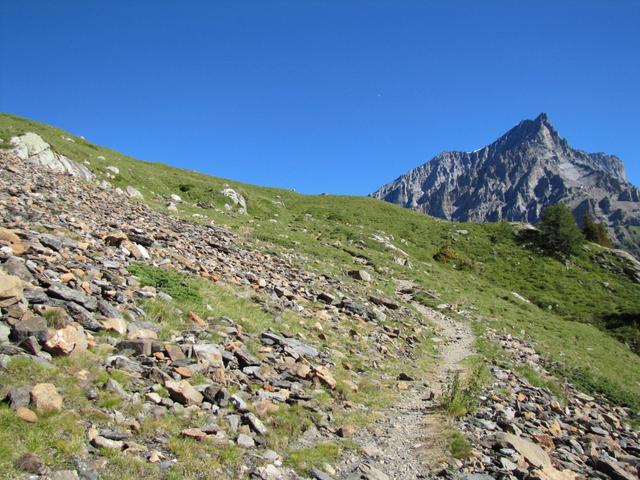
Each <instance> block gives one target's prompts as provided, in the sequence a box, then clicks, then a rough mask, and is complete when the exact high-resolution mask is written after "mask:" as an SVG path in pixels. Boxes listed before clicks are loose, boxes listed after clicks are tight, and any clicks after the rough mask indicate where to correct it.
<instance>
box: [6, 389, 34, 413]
mask: <svg viewBox="0 0 640 480" xmlns="http://www.w3.org/2000/svg"><path fill="white" fill-rule="evenodd" d="M5 401H6V402H7V403H9V406H10V407H11V408H12V409H14V410H17V409H18V408H21V407H28V406H29V404H30V403H31V387H30V386H23V387H15V388H12V389H11V390H9V392H8V393H7V396H6V397H5Z"/></svg>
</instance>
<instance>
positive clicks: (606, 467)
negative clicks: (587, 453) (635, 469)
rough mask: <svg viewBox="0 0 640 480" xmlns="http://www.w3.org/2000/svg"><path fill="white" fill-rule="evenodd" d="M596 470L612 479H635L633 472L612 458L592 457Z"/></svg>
mask: <svg viewBox="0 0 640 480" xmlns="http://www.w3.org/2000/svg"><path fill="white" fill-rule="evenodd" d="M593 462H594V465H595V467H596V470H599V471H600V472H602V473H604V474H605V475H608V476H609V477H610V478H612V479H613V480H634V479H637V477H635V476H634V475H633V474H631V473H629V472H627V471H626V470H625V469H623V468H622V466H621V465H620V464H619V463H618V462H615V461H613V460H607V459H604V458H593Z"/></svg>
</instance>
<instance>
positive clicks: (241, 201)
mask: <svg viewBox="0 0 640 480" xmlns="http://www.w3.org/2000/svg"><path fill="white" fill-rule="evenodd" d="M220 193H221V194H222V195H224V196H225V197H227V198H229V199H230V200H231V201H232V202H233V204H234V205H235V206H236V207H238V213H242V214H245V213H247V201H246V200H245V198H244V197H243V196H242V195H240V194H239V193H238V192H236V191H235V190H234V189H232V188H225V189H224V190H222V191H221V192H220ZM225 206H226V205H225Z"/></svg>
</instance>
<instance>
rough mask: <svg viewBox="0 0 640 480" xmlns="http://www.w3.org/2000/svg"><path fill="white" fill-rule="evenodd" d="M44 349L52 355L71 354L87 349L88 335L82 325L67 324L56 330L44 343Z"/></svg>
mask: <svg viewBox="0 0 640 480" xmlns="http://www.w3.org/2000/svg"><path fill="white" fill-rule="evenodd" d="M44 349H45V350H46V351H47V352H49V353H51V354H52V355H70V354H71V352H74V351H76V352H79V351H84V350H86V349H87V336H86V335H85V333H84V329H83V328H82V327H74V326H73V325H67V326H66V327H64V328H61V329H60V330H56V331H55V333H54V334H53V335H51V336H50V337H49V338H48V339H47V341H46V342H45V343H44Z"/></svg>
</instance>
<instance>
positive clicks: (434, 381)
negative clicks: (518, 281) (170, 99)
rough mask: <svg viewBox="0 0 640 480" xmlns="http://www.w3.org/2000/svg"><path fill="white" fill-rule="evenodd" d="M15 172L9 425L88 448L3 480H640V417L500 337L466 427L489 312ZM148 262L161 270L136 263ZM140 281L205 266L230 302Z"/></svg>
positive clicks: (11, 166)
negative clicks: (455, 404) (448, 412)
mask: <svg viewBox="0 0 640 480" xmlns="http://www.w3.org/2000/svg"><path fill="white" fill-rule="evenodd" d="M0 163H1V164H2V169H0V216H1V218H2V223H1V224H0V264H1V265H0V267H1V270H0V308H1V309H2V310H1V312H2V320H1V321H0V369H2V371H0V389H1V390H0V395H2V397H3V398H4V400H3V402H4V405H3V406H2V408H3V410H0V413H2V415H3V417H2V418H3V419H4V420H3V422H6V425H7V428H9V427H8V426H9V425H12V426H13V427H12V428H14V427H15V425H18V427H17V430H16V431H19V430H20V429H23V430H25V431H28V432H30V434H31V433H33V435H34V437H33V438H38V437H36V436H35V435H37V432H38V430H37V429H38V427H39V426H42V428H43V429H44V428H45V425H50V424H53V425H54V426H55V425H56V422H59V424H60V425H61V426H60V430H62V422H63V419H64V420H65V422H66V421H67V420H69V419H70V420H69V422H70V423H69V425H68V432H67V431H66V430H65V431H64V432H63V433H64V434H63V435H62V434H61V435H62V436H61V441H62V442H65V441H66V442H68V443H69V444H73V446H74V449H73V451H72V452H70V453H68V454H67V455H66V456H64V455H60V454H58V452H57V451H55V448H54V449H52V450H53V451H40V450H39V449H38V448H37V447H38V445H31V446H28V447H27V446H25V445H23V444H16V445H13V446H12V445H2V447H3V450H5V452H18V453H15V454H13V453H9V454H5V456H4V457H3V456H1V455H0V459H3V458H6V459H9V460H10V465H11V469H12V470H11V471H9V470H7V472H6V473H2V472H0V475H4V476H6V477H7V478H16V477H17V478H20V477H24V478H51V479H57V480H66V479H71V480H73V479H78V478H80V479H97V478H138V477H139V476H145V475H146V476H148V477H150V478H153V477H156V478H225V477H227V478H249V477H253V478H263V479H277V478H283V479H287V478H291V479H295V478H303V476H304V475H307V477H309V476H310V477H314V478H318V479H329V478H362V479H372V480H373V479H380V480H382V479H385V478H392V479H395V478H398V479H409V478H432V477H435V476H460V475H462V476H464V477H466V478H470V479H477V480H482V479H484V478H573V477H574V476H575V475H577V476H580V477H584V478H607V476H609V477H611V478H620V479H628V478H635V476H636V475H637V473H638V472H637V468H638V458H639V455H640V446H639V438H638V433H637V430H633V429H632V428H631V427H630V426H629V425H628V418H627V417H628V415H629V413H628V412H627V411H626V410H624V409H621V408H612V407H609V406H608V405H607V404H605V403H603V402H602V401H600V400H598V399H595V398H590V397H588V396H585V395H584V394H580V393H578V392H576V391H575V390H574V389H573V388H572V387H571V386H565V396H566V399H562V398H556V397H554V396H552V395H551V394H550V393H549V391H548V390H545V389H543V388H540V387H534V386H532V385H531V384H529V383H528V382H527V381H526V380H525V379H523V377H522V375H521V374H519V373H518V372H516V371H515V370H514V369H513V365H515V364H518V363H522V364H526V365H529V366H530V367H531V368H533V369H535V371H536V372H539V374H540V375H545V370H544V362H543V361H542V359H540V358H539V357H538V356H537V355H536V353H535V349H534V347H533V346H532V345H529V344H527V343H526V342H521V341H519V340H517V339H514V338H508V337H504V336H501V335H498V334H495V335H494V338H492V340H494V341H495V342H497V343H499V344H500V345H501V346H502V348H503V349H504V351H505V356H506V357H508V358H510V359H511V360H510V361H509V362H506V361H505V362H502V363H500V362H498V363H496V364H494V365H491V366H490V370H491V372H490V373H491V376H490V382H489V386H488V387H486V389H485V390H484V391H483V392H482V393H481V395H480V397H479V399H480V405H479V407H478V408H477V409H476V410H475V411H474V413H472V414H469V415H467V416H464V417H462V418H461V419H459V420H458V421H455V422H453V421H452V420H451V419H449V418H448V417H447V416H445V415H444V413H443V410H442V408H440V405H441V404H442V403H443V399H444V397H446V394H447V392H448V390H447V389H448V388H449V385H450V384H451V381H452V376H454V374H455V372H456V371H459V370H463V369H464V366H465V359H466V358H467V357H469V356H470V355H471V353H472V343H473V335H472V333H471V329H470V327H469V323H468V321H469V320H471V319H472V318H473V317H472V316H471V315H466V320H465V315H461V314H460V312H459V311H458V310H457V309H456V308H455V307H454V306H447V305H443V306H441V309H439V310H435V309H429V308H427V307H423V306H421V305H419V304H417V303H415V302H413V294H414V293H415V291H416V289H417V287H416V286H415V285H411V284H408V283H402V282H399V284H398V290H397V292H396V295H395V296H393V298H392V296H390V295H385V294H384V293H382V292H380V291H377V290H376V288H375V282H372V278H371V272H368V271H367V269H366V268H364V267H363V269H362V270H353V271H347V272H344V274H343V275H342V276H331V275H328V274H325V273H318V272H314V271H309V270H308V269H305V268H302V267H301V265H302V261H300V259H299V258H296V256H295V255H294V254H286V253H280V254H278V255H276V254H272V253H266V252H265V250H264V249H263V248H261V246H260V245H257V244H255V243H253V241H252V240H250V239H246V238H243V237H241V236H238V235H237V234H235V233H233V232H230V231H228V230H225V229H222V228H219V227H217V226H214V225H210V224H196V223H191V222H186V221H184V220H180V219H178V218H177V217H171V216H167V215H164V214H162V213H158V212H156V211H154V210H152V209H150V208H148V207H147V206H146V205H144V204H143V203H141V202H138V201H135V200H133V199H130V198H129V197H128V196H126V195H124V194H120V193H117V192H114V190H112V189H110V188H108V185H102V188H98V187H97V186H96V185H95V184H92V183H87V182H84V181H81V180H79V179H76V178H73V177H71V176H69V175H63V174H57V173H51V172H50V171H47V170H45V169H39V168H35V167H33V166H31V165H29V164H27V163H25V162H24V161H23V160H21V159H20V158H18V157H16V156H15V155H12V154H11V153H8V152H0ZM139 265H143V266H145V268H147V270H135V268H132V267H135V266H139ZM138 271H142V272H151V273H152V274H154V275H155V274H157V273H158V272H178V274H188V275H190V277H188V278H197V279H199V281H201V282H205V284H210V285H212V286H215V288H216V289H217V290H215V292H216V295H220V297H219V299H216V298H215V295H214V297H213V298H210V299H209V298H208V299H205V300H203V302H204V303H205V305H203V304H202V302H201V305H199V307H200V310H198V309H197V308H196V306H197V305H196V304H197V302H195V303H194V305H195V306H194V309H193V310H188V311H181V310H180V309H179V308H178V305H182V303H180V300H179V299H177V298H172V297H171V296H170V295H168V294H167V292H166V291H164V290H163V285H164V284H162V282H159V284H158V285H156V286H155V287H154V286H149V285H145V282H143V281H141V277H140V274H138V275H134V273H133V272H138ZM161 278H162V279H165V277H161ZM171 278H173V277H171ZM176 278H178V279H180V278H183V277H176ZM184 278H187V277H184ZM163 281H164V280H163ZM156 287H157V288H156ZM184 288H187V289H188V286H185V287H184ZM178 292H182V290H180V289H178ZM184 294H185V295H186V296H189V295H190V292H189V291H186V292H184ZM224 295H231V296H232V297H234V298H237V299H238V300H237V301H238V302H244V303H243V305H247V304H249V305H251V308H250V307H248V306H243V309H244V310H242V311H246V312H249V313H248V315H249V314H250V315H254V317H252V318H244V317H242V316H239V317H238V318H231V317H230V316H221V315H213V314H212V315H208V314H207V312H208V311H211V312H213V311H217V310H215V308H214V307H216V305H213V307H212V305H210V304H209V303H207V302H210V303H211V304H214V303H216V302H219V303H223V296H224ZM224 298H226V297H224ZM152 308H156V309H158V308H159V309H161V310H162V312H164V317H162V316H161V317H158V316H157V315H156V316H154V315H152V313H151V311H152ZM256 312H259V313H260V314H259V315H258V313H256ZM258 318H260V319H262V320H260V321H258ZM264 319H267V320H264ZM163 322H165V323H163ZM429 344H432V345H433V346H434V349H433V351H432V352H433V353H432V354H430V353H429V350H428V349H427V347H426V346H428V345H429ZM430 355H433V356H434V357H433V358H432V357H431V356H430ZM425 360H428V361H425ZM377 397H380V398H386V397H388V398H390V399H391V400H392V401H389V402H382V401H378V398H377ZM355 419H360V420H362V419H364V420H366V421H362V422H361V424H359V423H358V422H356V421H355ZM13 422H22V423H17V424H16V423H13ZM20 425H23V427H22V428H20ZM65 425H67V424H66V423H65ZM159 425H160V426H161V427H160V426H159ZM65 428H67V427H65ZM453 428H457V429H458V430H460V431H461V432H463V433H464V435H465V436H466V437H467V438H468V440H469V441H470V442H471V445H472V447H473V449H472V452H471V454H470V455H471V456H470V457H468V458H465V459H463V460H458V461H454V460H452V459H451V456H450V454H449V451H448V450H449V446H448V443H447V440H446V439H447V435H448V432H449V431H450V430H451V429H453ZM43 431H44V430H43ZM53 435H58V431H57V430H55V429H54V434H53ZM64 435H66V437H65V436H64ZM18 436H19V435H18ZM2 438H5V439H6V438H7V437H2ZM58 445H59V444H58ZM318 445H329V446H332V445H338V446H340V451H342V452H343V453H342V455H341V457H340V458H337V459H336V458H332V459H330V458H329V457H328V458H329V459H330V460H332V461H327V462H322V461H320V462H315V463H313V465H307V464H305V465H307V467H308V468H303V469H302V470H301V469H298V471H297V472H296V471H294V467H295V466H296V465H293V464H291V462H289V461H288V458H290V457H291V452H292V451H293V452H297V453H298V456H300V455H302V454H301V453H300V452H305V451H307V450H305V449H308V450H313V449H314V448H316V447H317V446H318ZM58 448H59V449H61V448H60V447H58ZM327 448H328V447H327ZM34 451H35V452H37V453H33V452H34ZM220 452H227V454H228V455H227V456H229V457H231V456H232V457H233V459H235V460H234V461H233V462H230V463H233V465H231V466H229V465H227V464H225V463H224V462H222V460H221V453H220ZM230 452H232V453H233V455H231V453H230ZM227 460H228V459H227ZM303 460H304V459H303ZM127 462H132V463H127ZM303 463H304V462H303ZM330 463H333V465H331V464H330ZM116 464H117V465H118V468H119V470H117V469H116V470H113V468H115V467H113V468H112V466H113V465H116ZM305 472H306V473H305ZM571 472H574V473H575V475H574V473H571Z"/></svg>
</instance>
